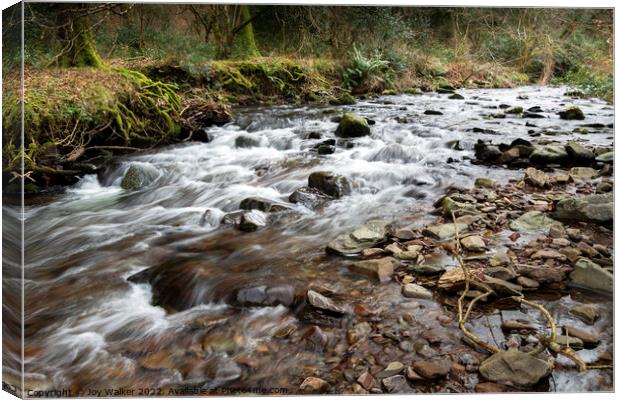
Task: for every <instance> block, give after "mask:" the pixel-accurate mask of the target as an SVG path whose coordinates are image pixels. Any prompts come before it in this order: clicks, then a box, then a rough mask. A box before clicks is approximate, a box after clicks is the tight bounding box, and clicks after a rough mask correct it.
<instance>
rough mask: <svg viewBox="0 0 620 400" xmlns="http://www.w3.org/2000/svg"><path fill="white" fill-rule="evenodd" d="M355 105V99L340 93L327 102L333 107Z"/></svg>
mask: <svg viewBox="0 0 620 400" xmlns="http://www.w3.org/2000/svg"><path fill="white" fill-rule="evenodd" d="M356 103H357V100H355V97H353V96H351V94H350V93H347V92H340V93H338V94H337V95H335V96H334V97H333V98H331V99H330V100H329V104H331V105H333V106H351V105H353V104H356Z"/></svg>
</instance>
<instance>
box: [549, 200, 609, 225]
mask: <svg viewBox="0 0 620 400" xmlns="http://www.w3.org/2000/svg"><path fill="white" fill-rule="evenodd" d="M613 211H614V206H613V193H605V194H593V195H589V196H583V197H568V198H566V199H562V200H560V201H559V202H558V203H557V204H556V208H555V213H554V214H553V215H554V217H555V218H557V219H559V220H563V221H569V222H579V221H583V222H593V223H596V224H602V225H611V224H612V223H613V220H614V212H613Z"/></svg>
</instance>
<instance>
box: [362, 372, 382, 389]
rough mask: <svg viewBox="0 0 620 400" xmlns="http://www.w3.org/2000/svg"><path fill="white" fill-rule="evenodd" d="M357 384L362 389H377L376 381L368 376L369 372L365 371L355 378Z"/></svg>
mask: <svg viewBox="0 0 620 400" xmlns="http://www.w3.org/2000/svg"><path fill="white" fill-rule="evenodd" d="M357 383H359V384H360V385H361V386H362V387H363V388H364V389H366V390H370V389H372V388H373V387H377V386H378V384H377V381H376V380H375V378H374V377H373V376H372V375H371V374H370V372H368V371H366V372H364V373H363V374H361V375H360V376H359V378H357Z"/></svg>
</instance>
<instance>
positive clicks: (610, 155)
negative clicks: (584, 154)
mask: <svg viewBox="0 0 620 400" xmlns="http://www.w3.org/2000/svg"><path fill="white" fill-rule="evenodd" d="M596 161H598V162H602V163H608V164H613V163H614V152H613V151H608V152H606V153H603V154H599V155H598V156H597V157H596Z"/></svg>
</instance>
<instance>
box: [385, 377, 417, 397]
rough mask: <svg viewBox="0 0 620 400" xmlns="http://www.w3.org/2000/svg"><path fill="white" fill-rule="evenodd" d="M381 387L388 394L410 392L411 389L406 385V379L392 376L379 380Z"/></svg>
mask: <svg viewBox="0 0 620 400" xmlns="http://www.w3.org/2000/svg"><path fill="white" fill-rule="evenodd" d="M381 383H382V384H383V387H384V388H385V390H386V391H387V392H388V393H405V392H410V391H411V388H410V387H409V385H408V384H407V379H405V377H404V376H403V375H394V376H390V377H389V378H385V379H383V380H381Z"/></svg>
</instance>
